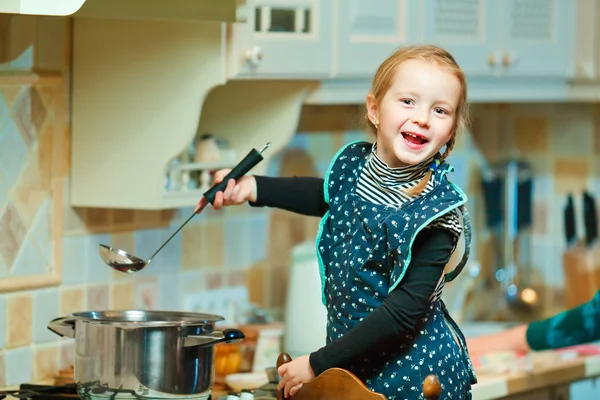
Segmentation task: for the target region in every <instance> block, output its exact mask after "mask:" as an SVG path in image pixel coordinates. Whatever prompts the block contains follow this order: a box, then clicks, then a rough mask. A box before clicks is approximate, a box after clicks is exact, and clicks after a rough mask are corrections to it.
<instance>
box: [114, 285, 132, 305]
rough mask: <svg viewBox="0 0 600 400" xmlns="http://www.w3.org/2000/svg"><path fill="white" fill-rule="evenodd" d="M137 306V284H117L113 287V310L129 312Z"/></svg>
mask: <svg viewBox="0 0 600 400" xmlns="http://www.w3.org/2000/svg"><path fill="white" fill-rule="evenodd" d="M134 305H135V283H133V282H127V283H115V284H113V285H112V287H111V308H112V309H114V310H127V309H132V308H134Z"/></svg>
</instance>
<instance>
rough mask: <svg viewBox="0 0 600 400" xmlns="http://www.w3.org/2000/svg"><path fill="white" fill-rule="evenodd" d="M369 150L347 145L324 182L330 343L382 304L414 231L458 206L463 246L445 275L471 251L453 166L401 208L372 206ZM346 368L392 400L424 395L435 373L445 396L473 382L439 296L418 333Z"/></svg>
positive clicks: (463, 392)
mask: <svg viewBox="0 0 600 400" xmlns="http://www.w3.org/2000/svg"><path fill="white" fill-rule="evenodd" d="M371 150H372V144H371V143H366V142H355V143H351V144H349V145H347V146H345V147H344V148H342V149H341V150H340V151H339V152H338V154H337V155H336V156H335V157H334V159H333V161H332V163H331V165H330V167H329V171H328V173H327V176H326V179H325V183H324V185H325V188H324V189H325V200H326V201H327V203H328V204H329V211H328V212H327V213H326V214H325V216H324V217H323V219H322V220H321V225H320V229H319V234H318V236H317V255H318V258H319V263H320V267H321V282H322V293H323V303H324V304H325V306H326V307H327V314H328V317H327V318H328V321H327V343H330V342H331V341H334V340H336V339H339V338H341V337H342V336H343V335H344V333H346V332H347V331H349V330H350V329H352V328H353V327H354V326H356V325H357V324H358V323H359V322H360V321H362V320H363V319H364V318H365V317H366V316H367V315H368V314H369V313H370V312H371V311H373V310H374V309H375V308H377V307H378V306H380V305H381V304H382V303H383V301H384V300H385V298H386V297H387V295H388V293H389V292H391V291H392V290H393V289H394V288H395V287H396V286H397V285H398V284H400V282H401V281H402V278H403V277H404V274H405V272H406V269H407V267H408V265H409V263H410V260H411V247H412V243H413V241H414V239H415V237H416V236H417V233H418V232H419V231H420V230H421V229H423V228H425V227H426V226H427V225H428V224H429V223H430V222H432V221H433V220H435V219H437V218H438V217H440V216H441V215H443V214H445V213H447V212H449V211H451V210H453V209H456V208H458V209H459V210H461V211H462V213H463V223H464V225H465V230H464V234H465V242H466V243H465V244H466V246H465V248H466V251H465V255H464V256H463V259H462V260H461V262H460V263H459V264H458V266H457V267H455V268H454V269H453V270H452V271H451V272H450V273H448V274H446V275H445V280H446V281H450V280H452V279H454V277H456V275H458V274H459V273H460V271H461V270H462V268H463V267H464V265H465V263H466V261H467V257H468V249H469V244H470V223H469V218H468V213H466V209H465V208H464V206H463V205H464V203H465V202H466V200H467V198H466V195H465V194H464V193H463V192H462V191H461V190H460V189H459V188H458V187H456V186H454V185H453V184H452V183H450V182H449V181H448V180H447V177H446V173H447V172H449V171H451V170H452V167H450V166H449V165H448V164H446V163H442V164H441V165H440V166H439V167H438V168H436V169H435V172H434V174H433V177H432V179H434V188H433V189H432V190H431V191H430V192H429V193H427V194H424V195H423V196H419V197H416V198H415V199H413V200H411V201H410V202H406V203H405V204H403V205H402V206H401V207H400V208H397V207H391V206H385V205H379V204H374V203H371V202H369V201H367V200H363V199H362V198H361V197H360V196H359V195H358V194H357V193H356V183H357V180H358V178H359V176H360V174H361V170H362V168H363V167H364V165H365V162H366V159H367V156H368V154H369V153H370V152H371ZM457 341H458V342H459V343H460V345H459V344H457ZM343 367H344V368H346V369H348V370H350V371H351V372H352V373H354V374H355V375H357V376H358V377H359V378H360V379H361V380H362V381H363V382H364V383H365V384H366V385H367V387H369V388H370V389H371V390H373V391H375V392H378V393H381V394H384V395H385V396H386V397H387V398H388V399H389V400H395V399H396V400H400V399H403V400H404V399H422V398H423V396H422V384H423V380H424V378H425V377H426V376H427V375H429V374H432V373H433V374H436V375H437V377H438V378H439V380H440V383H441V384H442V396H441V398H442V399H453V400H460V399H470V398H471V385H472V384H474V383H475V382H476V378H475V373H474V371H473V367H472V365H471V361H470V358H469V356H468V354H467V350H466V342H465V339H464V336H463V335H462V333H461V331H460V329H459V328H458V326H457V325H456V323H455V322H454V321H453V320H452V319H451V318H450V316H449V314H448V312H447V310H446V307H445V305H444V303H443V302H442V300H437V301H432V302H431V303H430V306H429V311H428V312H427V313H426V314H425V315H424V316H423V317H422V319H421V321H420V324H419V325H418V329H417V333H416V334H415V335H414V336H409V337H406V340H404V341H403V342H402V343H399V344H396V343H390V344H389V346H387V347H386V351H385V352H384V353H381V354H372V355H368V356H366V357H364V358H363V359H361V360H356V361H355V362H353V363H352V364H351V365H347V366H343Z"/></svg>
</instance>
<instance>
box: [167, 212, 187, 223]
mask: <svg viewBox="0 0 600 400" xmlns="http://www.w3.org/2000/svg"><path fill="white" fill-rule="evenodd" d="M176 215H177V211H176V210H161V211H160V221H161V226H169V225H170V224H171V222H172V221H173V218H175V216H176ZM186 217H187V216H186Z"/></svg>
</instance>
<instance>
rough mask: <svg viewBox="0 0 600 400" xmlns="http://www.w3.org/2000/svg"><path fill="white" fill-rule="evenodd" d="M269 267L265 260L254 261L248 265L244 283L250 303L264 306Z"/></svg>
mask: <svg viewBox="0 0 600 400" xmlns="http://www.w3.org/2000/svg"><path fill="white" fill-rule="evenodd" d="M268 269H269V267H268V265H267V263H266V262H265V261H261V262H259V263H256V264H254V265H252V266H251V267H250V269H249V270H248V273H247V274H246V282H247V283H246V285H247V286H248V298H249V300H250V302H251V303H253V304H258V305H259V306H261V307H266V306H267V304H266V302H267V296H266V294H267V291H266V288H267V277H268V273H269V271H268Z"/></svg>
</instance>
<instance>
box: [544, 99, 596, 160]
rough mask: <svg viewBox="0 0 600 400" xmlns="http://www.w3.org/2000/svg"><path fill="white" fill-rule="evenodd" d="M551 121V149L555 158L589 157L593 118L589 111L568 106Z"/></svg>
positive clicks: (579, 107) (583, 107) (576, 106)
mask: <svg viewBox="0 0 600 400" xmlns="http://www.w3.org/2000/svg"><path fill="white" fill-rule="evenodd" d="M565 111H567V110H562V108H561V113H559V114H557V115H556V116H555V117H554V119H553V121H552V124H553V129H552V130H553V133H552V142H553V143H552V147H553V149H552V150H553V153H554V154H555V155H557V156H567V157H580V156H584V157H590V156H592V154H593V151H594V116H593V115H592V112H591V109H590V108H588V107H585V106H582V105H579V104H578V105H570V106H569V107H568V112H566V113H565Z"/></svg>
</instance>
